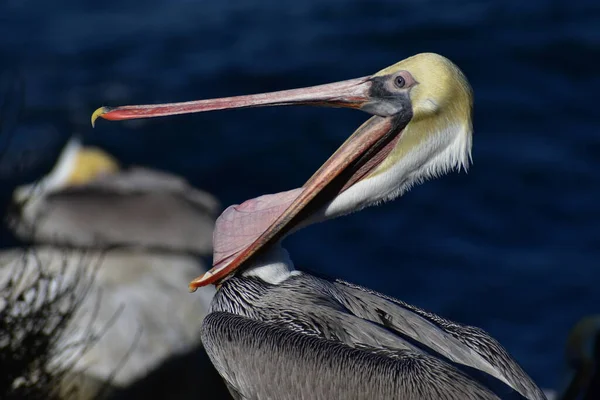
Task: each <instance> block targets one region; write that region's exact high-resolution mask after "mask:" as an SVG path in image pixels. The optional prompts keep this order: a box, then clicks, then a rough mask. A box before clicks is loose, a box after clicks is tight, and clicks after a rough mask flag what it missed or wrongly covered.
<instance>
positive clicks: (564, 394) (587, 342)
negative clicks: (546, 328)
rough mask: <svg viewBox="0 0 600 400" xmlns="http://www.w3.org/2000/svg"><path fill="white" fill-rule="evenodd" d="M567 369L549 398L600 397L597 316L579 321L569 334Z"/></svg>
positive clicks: (599, 317)
mask: <svg viewBox="0 0 600 400" xmlns="http://www.w3.org/2000/svg"><path fill="white" fill-rule="evenodd" d="M565 361H566V365H567V367H568V370H567V373H566V374H565V376H564V382H563V384H562V385H560V386H561V387H559V390H557V391H548V393H549V394H550V396H547V397H548V399H549V400H550V399H555V400H576V399H581V400H592V399H597V398H599V397H600V369H599V367H600V315H598V314H596V315H588V316H586V317H584V318H581V319H580V320H579V321H578V322H577V323H576V324H575V325H574V326H573V328H572V329H571V331H570V332H569V336H568V337H567V342H566V346H565Z"/></svg>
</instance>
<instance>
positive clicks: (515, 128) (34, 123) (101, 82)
mask: <svg viewBox="0 0 600 400" xmlns="http://www.w3.org/2000/svg"><path fill="white" fill-rule="evenodd" d="M424 51H435V52H438V53H441V54H443V55H445V56H447V57H449V58H450V59H452V60H453V61H454V62H456V63H457V64H458V65H459V66H460V67H461V68H462V69H463V71H464V72H465V73H466V75H467V77H468V78H469V80H470V82H471V84H472V86H473V88H474V92H475V130H476V132H475V137H474V151H473V159H474V165H473V167H472V169H471V170H470V172H469V173H468V174H464V173H462V174H452V175H450V176H447V177H444V178H443V179H439V180H437V181H433V182H428V183H427V184H425V185H423V186H421V187H418V188H416V189H414V190H413V191H412V192H410V193H409V194H408V195H406V196H405V197H404V198H402V199H399V200H397V201H395V202H392V203H389V204H386V205H383V206H381V207H377V208H372V209H368V210H365V211H363V212H361V213H358V214H355V215H352V216H349V217H345V218H342V219H339V220H336V221H331V222H328V223H325V224H321V225H318V226H314V227H311V228H308V229H306V230H305V231H302V232H299V233H298V234H296V235H295V236H293V237H291V238H290V239H288V240H287V243H286V246H287V247H288V249H289V250H290V251H291V254H292V257H293V258H294V260H295V261H296V264H297V265H300V266H302V265H304V266H309V267H310V268H312V269H318V270H322V271H323V272H325V273H328V274H333V275H336V276H340V277H343V278H345V279H348V280H350V281H353V282H356V283H359V284H363V285H367V286H369V287H371V288H373V289H376V290H379V291H382V292H384V293H387V294H390V295H393V296H396V297H399V298H401V299H403V300H405V301H408V302H411V303H414V304H416V305H419V306H421V307H424V308H426V309H428V310H431V311H433V312H436V313H439V314H441V315H443V316H445V317H448V318H451V319H456V320H458V321H461V322H464V323H468V324H474V325H477V326H480V327H483V328H484V329H486V330H488V331H489V332H491V333H492V334H493V335H494V336H495V337H496V338H497V339H498V340H499V341H500V342H501V343H503V344H504V345H505V346H506V348H507V349H508V350H509V351H510V352H511V353H512V354H513V355H514V356H515V357H516V359H517V360H518V361H519V362H521V364H522V365H523V367H524V368H525V369H526V370H527V371H528V372H529V373H530V374H531V375H532V377H533V378H534V379H535V380H536V381H537V382H538V383H539V384H540V385H542V386H545V387H552V386H555V384H556V382H557V380H558V379H559V376H560V373H561V372H562V369H561V368H562V366H561V363H562V355H563V343H564V340H565V337H566V334H567V332H568V330H569V328H570V327H571V326H572V324H574V323H575V322H576V320H578V319H579V318H580V317H581V316H583V315H586V314H590V313H597V312H600V290H599V282H600V268H599V266H598V264H599V260H600V207H598V203H599V202H600V129H599V128H600V124H599V122H598V121H599V119H598V112H597V109H598V93H600V73H599V72H598V71H599V70H600V67H599V65H600V64H599V62H600V3H599V2H598V1H597V0H589V1H585V0H577V1H573V0H571V1H566V0H556V1H542V0H537V1H533V0H532V1H524V0H518V1H515V0H507V1H451V0H404V1H400V0H389V1H381V0H380V1H374V0H368V1H367V0H364V1H358V0H355V1H349V0H307V1H301V0H297V1H294V2H284V1H281V0H263V1H261V0H245V1H227V0H222V1H202V0H196V1H189V0H146V1H144V2H140V1H137V0H118V1H117V0H103V1H100V2H98V1H89V0H54V1H52V2H42V1H31V0H3V1H2V2H0V66H1V67H2V70H3V71H5V74H4V81H3V82H4V83H3V85H4V86H3V87H9V86H10V85H9V83H10V82H13V81H12V80H11V79H12V78H11V77H15V76H17V77H19V79H20V81H21V82H23V83H24V85H25V106H24V107H23V108H22V113H21V114H20V119H19V120H18V121H17V122H14V121H9V120H6V119H5V120H4V121H3V122H4V125H5V130H6V129H7V128H6V126H8V125H10V126H12V128H13V131H14V132H15V133H16V135H15V136H14V137H13V141H12V142H11V150H10V152H9V153H8V154H7V155H6V157H5V159H4V161H3V164H2V166H1V167H0V178H2V179H4V182H8V181H11V182H14V181H19V180H23V179H27V178H30V177H31V176H33V175H35V173H41V172H40V171H44V170H45V169H47V168H48V167H49V165H50V164H51V163H52V162H53V157H55V156H56V152H57V151H58V148H59V147H60V145H61V144H62V142H63V141H64V140H65V138H66V136H67V135H69V134H72V133H77V134H80V135H82V136H83V137H84V139H85V140H86V142H88V143H90V144H97V145H101V146H103V147H105V148H106V149H107V150H108V151H110V152H112V153H113V154H115V155H116V156H117V157H118V158H120V159H121V160H122V161H123V162H125V163H136V164H143V165H149V166H152V167H157V168H163V169H166V170H170V171H173V172H175V173H179V174H182V175H184V176H186V177H187V178H189V179H190V181H191V182H193V183H194V184H195V185H198V186H199V187H201V188H204V189H206V190H208V191H210V192H212V193H214V194H215V195H216V196H218V197H219V199H221V200H222V202H223V204H224V205H228V204H231V203H234V202H241V201H243V200H245V199H248V198H251V197H255V196H258V195H260V194H264V193H274V192H278V191H282V190H287V189H290V188H293V187H298V186H299V185H301V184H302V183H303V182H304V180H306V179H307V178H308V177H309V176H310V175H311V174H312V172H313V171H314V170H315V169H316V168H317V167H318V166H319V165H320V164H321V163H322V162H323V161H324V160H325V159H326V158H327V157H328V156H329V155H330V154H331V153H332V152H333V151H334V150H335V149H336V148H337V146H338V145H339V144H341V142H342V141H343V140H344V138H346V137H347V136H348V135H349V134H350V133H351V132H352V131H353V130H354V128H356V127H357V126H358V125H359V124H360V123H361V122H362V121H364V120H365V119H366V118H367V116H366V114H362V113H360V112H356V111H351V110H334V109H314V108H280V109H254V110H240V111H228V112H215V113H209V114H204V115H190V116H180V117H174V118H167V119H155V120H147V121H142V122H140V121H131V122H125V123H114V122H113V123H109V122H106V121H100V122H99V123H98V126H97V127H96V129H95V130H92V129H91V127H90V125H89V117H90V114H91V112H92V111H93V110H94V109H95V108H97V107H98V106H101V105H122V104H130V103H153V102H167V101H181V100H191V99H195V98H206V97H217V96H218V97H220V96H226V95H233V94H243V93H253V92H263V91H271V90H277V89H286V88H293V87H299V86H305V85H313V84H319V83H326V82H330V81H336V80H341V79H348V78H354V77H359V76H364V75H368V74H371V73H374V72H376V71H378V70H379V69H381V68H383V67H385V66H387V65H390V64H392V63H394V62H396V61H398V60H401V59H403V58H405V57H407V56H410V55H413V54H415V53H418V52H424ZM6 77H8V78H6ZM7 82H8V83H7ZM7 90H10V89H7ZM12 90H13V92H14V93H19V89H18V87H16V86H14V85H13V89H12ZM15 96H16V94H15ZM0 104H1V103H0ZM15 163H18V164H19V165H20V170H19V172H18V173H15V172H10V171H14V170H12V169H11V166H12V165H13V164H15ZM32 171H37V172H32ZM7 185H8V184H6V185H5V188H7V187H8V186H7ZM182 290H186V288H182Z"/></svg>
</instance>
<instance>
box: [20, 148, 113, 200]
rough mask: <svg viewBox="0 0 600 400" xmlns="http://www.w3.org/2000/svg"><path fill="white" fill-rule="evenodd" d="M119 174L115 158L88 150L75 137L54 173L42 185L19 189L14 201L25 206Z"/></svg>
mask: <svg viewBox="0 0 600 400" xmlns="http://www.w3.org/2000/svg"><path fill="white" fill-rule="evenodd" d="M118 170H119V163H118V162H117V161H116V160H115V159H114V158H113V157H112V156H110V155H109V154H107V153H105V152H104V151H102V150H100V149H98V148H95V147H84V146H83V145H82V143H81V141H80V140H79V139H78V138H77V137H72V138H71V139H69V141H68V142H67V144H66V146H65V147H64V149H63V150H62V152H61V154H60V156H59V157H58V162H57V163H56V165H55V166H54V168H53V169H52V171H50V173H49V174H48V175H47V176H45V177H44V178H43V179H42V180H41V181H40V182H39V183H34V184H29V185H23V186H20V187H18V188H17V189H16V190H15V192H14V195H13V199H14V201H15V202H16V203H17V204H23V203H25V202H26V201H27V200H29V199H30V198H32V197H35V196H38V195H40V194H42V193H46V192H51V191H55V190H59V189H63V188H65V187H69V186H75V185H82V184H85V183H87V182H90V181H91V180H93V179H95V178H97V177H98V176H100V175H105V174H111V173H114V172H116V171H118Z"/></svg>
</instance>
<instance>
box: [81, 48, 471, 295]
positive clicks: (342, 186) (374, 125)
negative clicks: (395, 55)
mask: <svg viewBox="0 0 600 400" xmlns="http://www.w3.org/2000/svg"><path fill="white" fill-rule="evenodd" d="M472 102H473V101H472V92H471V88H470V86H469V84H468V82H467V80H466V78H465V77H464V75H463V74H462V72H461V71H460V70H459V69H458V67H456V66H455V65H454V64H453V63H452V62H451V61H449V60H448V59H447V58H445V57H442V56H440V55H437V54H432V53H423V54H418V55H415V56H413V57H410V58H407V59H405V60H403V61H400V62H398V63H396V64H394V65H392V66H390V67H387V68H385V69H383V70H381V71H379V72H377V73H376V74H374V75H371V76H366V77H362V78H357V79H351V80H346V81H341V82H337V83H331V84H326V85H319V86H313V87H309V88H302V89H293V90H285V91H280V92H273V93H263V94H256V95H248V96H236V97H228V98H220V99H211V100H199V101H190V102H184V103H171V104H158V105H144V106H124V107H116V108H109V107H101V108H99V109H98V110H96V111H95V112H94V114H93V115H92V124H94V122H95V121H96V119H97V118H98V117H102V118H104V119H108V120H124V119H135V118H148V117H158V116H166V115H173V114H184V113H193V112H203V111H212V110H223V109H231V108H246V107H259V106H274V105H292V104H305V105H316V106H329V107H348V108H355V109H360V110H362V111H364V112H367V113H369V114H372V115H373V116H372V117H371V118H370V119H369V120H367V121H366V122H365V123H364V124H362V125H361V126H360V127H359V128H358V129H357V130H356V131H355V132H354V133H353V134H352V135H351V136H350V137H349V138H348V139H347V140H346V142H344V144H342V146H341V147H340V148H339V149H338V150H337V151H336V152H335V153H334V154H333V155H332V156H331V158H330V159H329V160H327V161H326V162H325V164H323V166H321V168H320V169H319V170H318V171H317V172H316V173H315V174H314V175H313V176H312V177H311V178H310V179H309V180H308V181H307V182H306V183H305V184H304V185H303V186H302V188H300V189H299V190H298V191H296V192H293V193H291V192H289V193H287V192H286V194H285V195H270V196H267V197H269V198H268V199H266V197H265V196H263V197H262V198H259V199H261V201H262V203H261V204H266V202H267V200H268V204H270V206H269V207H270V208H269V210H270V212H269V213H266V214H269V216H268V218H270V219H269V220H268V221H267V222H268V223H264V225H265V229H264V231H262V232H260V233H259V234H257V235H256V236H257V237H256V240H254V241H253V242H252V243H251V244H250V245H249V246H247V247H245V248H244V249H242V250H240V251H238V252H236V253H235V254H233V255H232V257H229V259H228V261H227V262H226V263H220V264H219V265H215V266H214V267H213V269H211V271H209V272H207V273H206V274H205V275H204V276H203V277H200V278H198V279H196V280H195V281H193V282H192V284H191V287H197V286H203V285H206V284H209V283H215V282H218V281H220V280H221V279H223V278H224V277H226V276H228V275H230V274H231V273H232V272H233V271H235V270H236V269H237V268H239V266H240V265H241V264H242V263H244V262H245V261H247V260H248V259H249V258H250V257H251V256H253V255H254V254H255V253H257V252H258V251H259V250H260V249H262V248H264V247H265V246H267V245H269V244H271V243H274V242H275V241H278V240H280V239H281V238H282V237H283V236H285V235H286V234H288V233H289V232H290V231H292V230H294V229H297V228H298V227H300V226H305V225H307V224H309V223H312V222H315V221H319V220H323V219H327V218H333V217H336V216H339V215H343V214H347V213H349V212H353V211H357V210H359V209H361V208H364V207H366V206H369V205H373V204H377V203H379V202H381V201H386V200H390V199H393V198H395V197H397V196H399V195H400V194H402V193H403V192H405V191H406V190H408V189H409V188H410V187H411V186H412V185H414V184H415V183H419V182H422V181H424V180H426V179H428V178H430V177H435V176H438V175H440V174H443V173H445V172H447V171H450V170H452V169H460V168H464V169H467V167H468V165H469V161H470V152H471V141H472V123H471V114H472ZM277 196H280V197H277ZM256 200H258V199H256ZM247 203H248V202H247ZM244 204H246V203H244ZM244 204H243V205H242V207H246V209H247V210H249V209H252V210H254V211H255V212H256V210H257V209H259V208H260V206H257V205H256V204H246V205H245V206H244ZM257 207H258V208H257ZM274 207H276V208H277V207H278V208H277V210H279V209H280V210H281V212H278V213H276V215H274V214H273V210H274V209H275V208H274ZM226 213H227V211H226ZM224 215H225V213H224ZM273 215H274V216H273ZM218 229H219V222H217V228H216V230H215V231H216V234H217V233H218V232H217V230H218Z"/></svg>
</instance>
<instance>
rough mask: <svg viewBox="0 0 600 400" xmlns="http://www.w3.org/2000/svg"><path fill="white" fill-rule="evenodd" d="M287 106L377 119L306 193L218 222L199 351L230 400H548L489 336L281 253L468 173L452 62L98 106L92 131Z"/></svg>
mask: <svg viewBox="0 0 600 400" xmlns="http://www.w3.org/2000/svg"><path fill="white" fill-rule="evenodd" d="M292 104H305V105H318V106H330V107H348V108H355V109H359V110H362V111H365V112H367V113H369V114H371V115H372V116H371V117H370V118H369V119H368V120H367V121H366V122H365V123H363V124H362V125H361V126H360V127H359V128H358V129H357V130H356V131H355V132H354V133H353V134H352V135H351V136H350V137H349V138H348V139H347V140H346V141H345V142H344V143H343V144H342V145H341V147H340V148H339V149H338V150H337V151H336V152H335V153H334V154H333V155H332V156H331V158H329V160H327V161H326V162H325V163H324V164H323V166H322V167H321V168H320V169H319V170H318V171H317V172H316V173H315V174H314V175H313V176H312V177H311V178H310V179H309V180H308V181H307V182H306V183H305V184H304V185H303V186H302V187H300V188H298V189H293V190H290V191H287V192H283V193H277V194H271V195H264V196H261V197H258V198H256V199H251V200H248V201H246V202H244V203H242V204H241V205H233V206H231V207H229V208H227V209H226V210H225V211H224V212H223V213H222V214H221V216H220V217H219V218H218V219H217V222H216V226H215V231H214V233H213V243H214V254H213V268H212V269H211V270H209V271H208V272H206V273H205V274H203V275H202V276H200V277H198V278H196V279H194V280H193V281H192V282H191V283H190V289H191V290H192V291H193V290H195V289H196V288H198V287H201V286H205V285H209V284H214V285H215V286H216V287H217V289H218V290H217V293H216V295H215V297H214V298H213V300H212V303H211V309H210V313H209V315H208V316H207V317H206V318H205V320H204V323H203V327H202V340H203V343H204V345H205V346H206V350H207V352H208V354H209V357H210V358H211V360H212V362H213V364H214V365H215V367H216V368H217V370H218V371H219V373H220V375H221V376H222V377H223V379H224V380H225V382H226V384H227V385H228V387H229V390H230V392H231V394H232V395H233V397H234V398H236V399H308V398H310V399H438V398H439V399H498V398H503V399H504V398H526V399H544V398H545V397H544V394H543V392H542V391H541V390H540V389H539V388H538V387H537V386H536V384H535V383H534V382H533V381H532V380H531V378H530V377H529V376H528V375H527V374H526V373H525V372H524V371H523V369H522V368H521V367H520V366H519V365H518V364H517V362H516V361H514V360H513V358H512V357H511V356H510V355H509V354H508V352H507V351H506V350H505V349H504V348H503V347H502V346H501V345H500V344H499V343H498V342H497V341H496V340H494V339H493V338H492V337H491V336H490V335H489V334H487V333H486V332H484V331H483V330H481V329H478V328H476V327H472V326H465V325H461V324H459V323H455V322H452V321H449V320H446V319H444V318H442V317H439V316H437V315H435V314H432V313H429V312H427V311H424V310H422V309H419V308H417V307H414V306H411V305H409V304H406V303H404V302H402V301H400V300H397V299H394V298H391V297H389V296H386V295H384V294H381V293H377V292H374V291H372V290H370V289H368V288H364V287H361V286H358V285H355V284H352V283H348V282H345V281H342V280H339V279H329V278H326V277H322V276H317V275H312V274H309V273H307V272H303V271H300V270H297V269H295V267H294V265H293V263H292V261H291V259H290V257H289V254H288V253H287V251H286V250H285V249H284V248H283V247H282V246H281V241H282V239H283V238H284V237H286V236H287V235H288V234H290V233H292V232H294V231H296V230H298V229H300V228H302V227H305V226H307V225H310V224H313V223H316V222H319V221H323V220H327V219H332V218H335V217H338V216H342V215H345V214H348V213H351V212H354V211H358V210H360V209H362V208H365V207H368V206H372V205H376V204H378V203H381V202H383V201H389V200H392V199H394V198H396V197H398V196H400V195H402V194H404V193H405V192H407V191H408V189H409V188H410V187H411V186H413V185H415V184H419V183H421V182H423V181H425V180H427V179H429V178H433V177H436V176H439V175H442V174H444V173H446V172H448V171H450V170H453V169H461V168H462V169H465V170H466V169H467V167H468V165H469V163H470V158H471V157H470V152H471V142H472V122H471V114H472V91H471V88H470V86H469V84H468V82H467V80H466V78H465V76H464V75H463V73H462V72H461V71H460V70H459V68H458V67H457V66H455V65H454V64H453V63H452V62H451V61H449V60H448V59H446V58H444V57H442V56H440V55H437V54H431V53H424V54H418V55H415V56H413V57H410V58H407V59H405V60H403V61H400V62H398V63H397V64H394V65H392V66H390V67H388V68H385V69H383V70H381V71H379V72H377V73H376V74H374V75H371V76H366V77H362V78H358V79H352V80H346V81H341V82H337V83H332V84H325V85H319V86H314V87H309V88H302V89H293V90H286V91H280V92H273V93H266V94H256V95H248V96H237V97H229V98H221V99H213V100H200V101H190V102H185V103H171V104H159V105H145V106H123V107H116V108H109V107H102V108H99V109H98V110H96V112H94V114H93V115H92V124H93V123H94V122H95V120H96V119H97V118H98V117H102V118H104V119H108V120H124V119H134V118H146V117H157V116H166V115H172V114H183V113H192V112H202V111H210V110H221V109H231V108H244V107H257V106H272V105H292Z"/></svg>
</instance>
